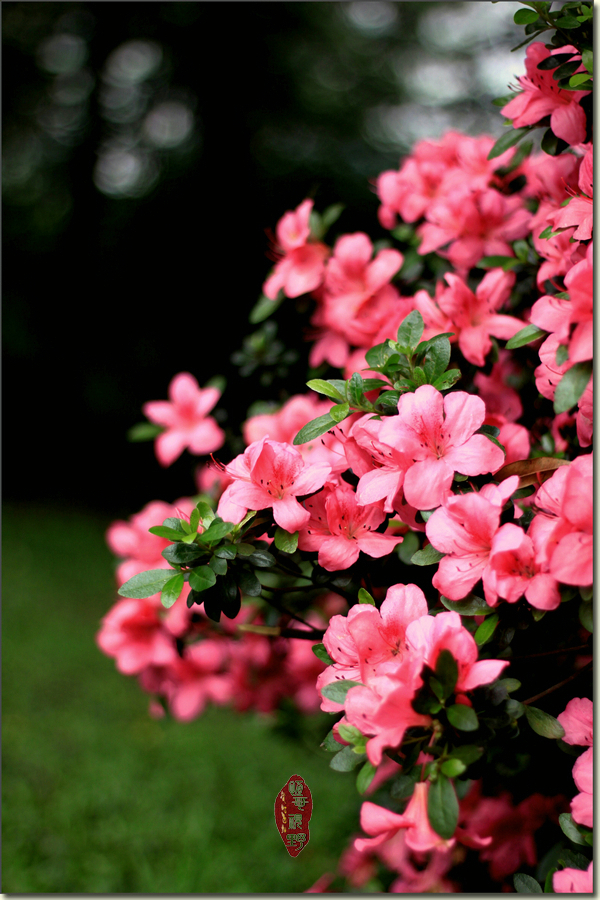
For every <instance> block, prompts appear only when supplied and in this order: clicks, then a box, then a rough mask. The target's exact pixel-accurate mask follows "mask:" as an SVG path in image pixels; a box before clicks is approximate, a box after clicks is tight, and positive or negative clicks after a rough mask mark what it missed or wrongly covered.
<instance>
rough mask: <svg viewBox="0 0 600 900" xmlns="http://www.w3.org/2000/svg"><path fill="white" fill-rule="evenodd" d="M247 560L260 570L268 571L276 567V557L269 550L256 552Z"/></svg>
mask: <svg viewBox="0 0 600 900" xmlns="http://www.w3.org/2000/svg"><path fill="white" fill-rule="evenodd" d="M247 560H248V562H249V563H251V564H252V565H253V566H256V567H257V568H258V569H268V568H270V567H271V566H274V565H275V557H274V556H273V554H272V553H269V551H268V550H255V551H254V553H252V554H251V555H250V556H248V557H247Z"/></svg>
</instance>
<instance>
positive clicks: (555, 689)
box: [523, 660, 593, 706]
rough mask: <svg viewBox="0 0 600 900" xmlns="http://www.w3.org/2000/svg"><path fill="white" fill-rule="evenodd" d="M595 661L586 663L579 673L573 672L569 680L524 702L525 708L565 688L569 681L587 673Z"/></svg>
mask: <svg viewBox="0 0 600 900" xmlns="http://www.w3.org/2000/svg"><path fill="white" fill-rule="evenodd" d="M592 663H593V660H590V662H589V663H586V665H585V666H583V667H582V668H581V669H578V671H577V672H573V674H572V675H569V677H568V678H565V680H564V681H559V683H558V684H553V685H552V687H549V688H546V690H545V691H542V692H541V694H536V695H535V697H530V698H529V699H528V700H523V705H524V706H529V704H530V703H535V701H536V700H541V699H542V697H545V696H546V695H547V694H551V693H552V692H553V691H557V690H558V689H559V688H561V687H563V685H565V684H568V683H569V681H573V679H574V678H577V676H578V675H581V673H582V672H585V671H586V669H589V667H590V666H591V665H592Z"/></svg>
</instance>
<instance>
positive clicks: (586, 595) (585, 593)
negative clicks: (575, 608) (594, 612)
mask: <svg viewBox="0 0 600 900" xmlns="http://www.w3.org/2000/svg"><path fill="white" fill-rule="evenodd" d="M579 593H580V595H581V599H582V600H585V601H586V602H587V601H588V600H593V599H594V585H593V584H590V585H589V587H580V588H579Z"/></svg>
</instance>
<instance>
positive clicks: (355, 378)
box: [348, 372, 365, 406]
mask: <svg viewBox="0 0 600 900" xmlns="http://www.w3.org/2000/svg"><path fill="white" fill-rule="evenodd" d="M364 395H365V385H364V381H363V378H362V375H360V374H359V373H358V372H354V374H353V375H352V378H351V379H350V381H349V382H348V400H349V401H350V404H351V406H360V405H361V404H362V403H363V402H364Z"/></svg>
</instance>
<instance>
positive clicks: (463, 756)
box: [452, 744, 483, 766]
mask: <svg viewBox="0 0 600 900" xmlns="http://www.w3.org/2000/svg"><path fill="white" fill-rule="evenodd" d="M452 756H453V757H455V758H456V759H460V761H461V762H463V763H464V764H465V766H470V765H471V763H474V762H477V760H478V759H479V758H480V757H481V756H483V747H477V746H476V745H475V744H463V746H462V747H455V748H454V750H453V751H452Z"/></svg>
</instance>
